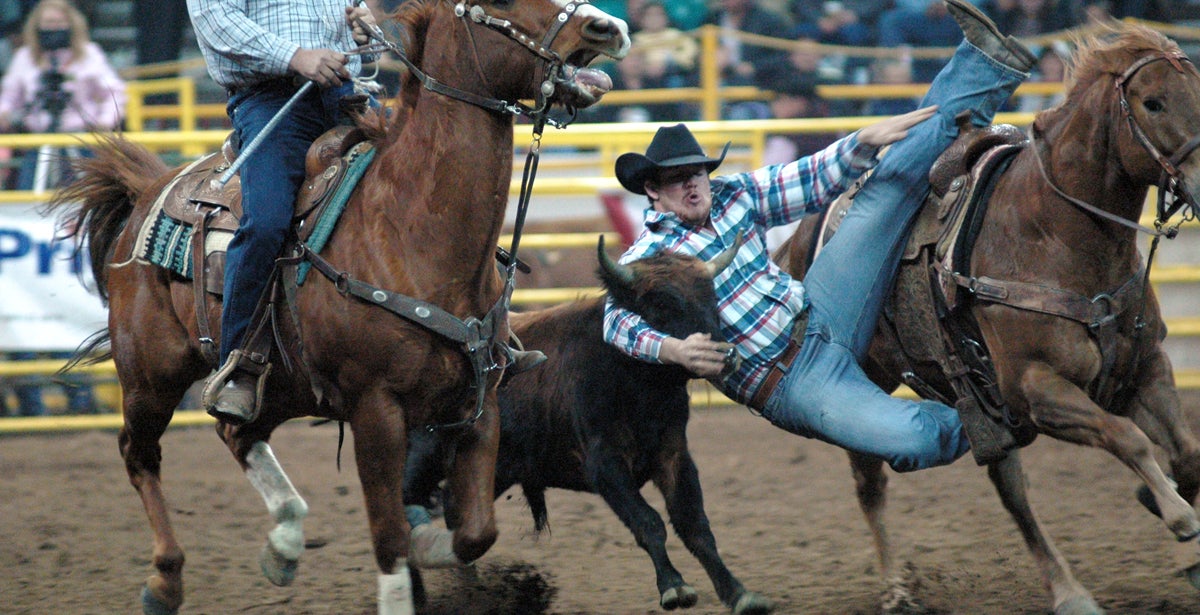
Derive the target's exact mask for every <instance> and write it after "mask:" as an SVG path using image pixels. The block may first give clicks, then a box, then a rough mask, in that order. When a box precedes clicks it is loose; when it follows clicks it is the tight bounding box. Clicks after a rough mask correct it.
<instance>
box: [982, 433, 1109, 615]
mask: <svg viewBox="0 0 1200 615" xmlns="http://www.w3.org/2000/svg"><path fill="white" fill-rule="evenodd" d="M988 478H990V479H992V484H993V485H995V487H996V493H998V494H999V495H1000V501H1001V502H1002V503H1003V504H1004V508H1005V509H1006V510H1008V514H1010V515H1012V518H1013V520H1014V521H1016V522H1017V527H1018V528H1019V529H1020V530H1021V537H1022V538H1024V539H1025V546H1026V547H1028V548H1029V551H1030V552H1031V553H1032V554H1033V559H1034V560H1035V561H1036V562H1037V565H1038V569H1039V570H1040V571H1041V573H1042V581H1043V582H1044V583H1045V584H1046V585H1047V586H1048V587H1049V588H1050V592H1051V594H1052V595H1053V597H1054V612H1055V613H1056V614H1058V615H1066V614H1070V615H1098V614H1100V613H1103V612H1104V611H1103V610H1101V609H1100V606H1099V605H1098V604H1096V601H1095V600H1094V599H1093V598H1092V596H1091V594H1090V593H1088V591H1087V590H1086V589H1084V587H1083V586H1082V585H1080V584H1079V581H1077V580H1075V575H1073V574H1071V567H1070V565H1069V564H1068V563H1067V560H1066V559H1064V558H1063V556H1062V553H1059V551H1058V548H1057V547H1055V546H1054V541H1053V540H1051V539H1050V536H1049V535H1048V534H1046V531H1045V529H1044V528H1043V527H1042V524H1041V522H1040V521H1038V518H1037V515H1035V514H1034V512H1033V509H1032V508H1031V507H1030V506H1029V498H1028V493H1027V491H1026V484H1025V472H1024V471H1023V470H1022V468H1021V458H1020V455H1019V453H1018V452H1017V451H1012V452H1010V453H1009V454H1008V456H1007V457H1005V458H1004V459H1003V460H1001V461H998V462H996V463H993V464H991V465H989V466H988Z"/></svg>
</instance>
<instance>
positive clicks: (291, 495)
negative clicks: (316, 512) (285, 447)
mask: <svg viewBox="0 0 1200 615" xmlns="http://www.w3.org/2000/svg"><path fill="white" fill-rule="evenodd" d="M246 466H247V469H246V478H248V479H250V484H251V485H254V488H255V489H256V490H258V493H259V494H260V495H262V498H263V501H264V502H266V503H267V511H268V512H270V513H271V517H272V518H273V519H275V523H276V525H275V528H274V529H272V530H271V532H270V534H268V536H267V540H268V541H269V542H270V543H271V547H272V548H273V549H274V550H275V552H276V553H277V554H279V555H281V556H283V557H284V558H286V559H289V560H292V561H296V560H298V559H300V554H301V553H302V552H303V551H304V517H306V516H307V515H308V504H305V503H304V498H301V497H300V494H299V493H298V492H297V491H296V488H295V487H293V486H292V481H291V480H289V479H288V477H287V474H284V472H283V468H282V467H280V465H279V461H278V460H276V459H275V453H274V452H272V451H271V447H270V445H268V444H267V443H266V442H255V443H254V446H252V447H251V448H250V452H249V453H247V454H246Z"/></svg>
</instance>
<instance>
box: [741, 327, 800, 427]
mask: <svg viewBox="0 0 1200 615" xmlns="http://www.w3.org/2000/svg"><path fill="white" fill-rule="evenodd" d="M799 354H800V343H799V342H797V341H796V340H795V338H792V339H789V340H788V344H787V348H784V349H783V352H782V353H781V354H780V355H779V358H778V359H775V362H774V363H771V366H770V367H769V368H767V377H766V378H763V381H762V384H761V385H759V387H758V390H757V391H755V392H754V397H752V398H750V407H751V408H754V409H755V410H758V411H759V412H762V409H763V407H764V406H766V405H767V400H769V399H771V393H774V392H775V387H777V386H779V381H780V380H783V376H784V374H786V373H787V370H788V368H790V367H791V366H792V361H795V360H796V356H797V355H799Z"/></svg>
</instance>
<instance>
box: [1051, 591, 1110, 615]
mask: <svg viewBox="0 0 1200 615" xmlns="http://www.w3.org/2000/svg"><path fill="white" fill-rule="evenodd" d="M1054 615H1104V609H1102V608H1100V605H1098V604H1096V601H1095V600H1092V599H1091V597H1089V596H1076V597H1074V598H1071V599H1070V600H1067V601H1066V602H1063V603H1062V604H1060V605H1058V606H1056V607H1054Z"/></svg>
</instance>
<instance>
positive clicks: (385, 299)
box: [285, 0, 590, 431]
mask: <svg viewBox="0 0 1200 615" xmlns="http://www.w3.org/2000/svg"><path fill="white" fill-rule="evenodd" d="M589 1H590V0H575V1H574V2H571V3H568V4H567V5H566V6H564V7H563V8H562V10H561V11H560V12H559V14H558V15H557V17H555V19H554V23H553V24H552V25H551V27H550V28H549V30H547V32H546V35H545V37H543V39H542V41H541V42H540V43H538V42H535V41H534V39H533V38H531V37H530V36H529V35H527V34H525V33H523V32H521V31H519V30H517V29H516V28H514V27H513V26H512V24H511V22H509V21H507V20H504V19H497V18H495V17H492V16H491V15H488V14H487V12H486V10H485V9H484V8H483V7H481V6H478V5H473V6H471V7H470V8H469V9H468V8H467V6H466V3H465V2H459V3H457V4H455V5H454V15H455V16H456V17H458V18H459V19H460V20H462V22H463V24H464V27H466V28H467V33H468V36H471V34H470V33H471V29H470V23H471V22H473V23H476V24H482V25H484V26H486V27H489V28H492V29H493V30H496V31H498V32H501V33H502V34H504V35H506V36H508V37H509V38H510V39H512V40H514V41H516V42H517V43H519V44H520V45H521V47H522V48H524V49H526V50H528V51H529V52H530V53H532V54H534V55H536V56H537V57H539V58H541V59H543V60H545V62H546V64H545V68H544V74H545V75H546V79H545V80H544V81H543V82H542V84H541V86H540V87H539V89H538V94H537V100H536V103H537V106H536V107H533V108H531V107H528V106H526V105H524V104H521V103H520V102H509V101H505V100H501V99H497V98H489V97H486V96H480V95H478V94H475V93H473V92H468V91H466V90H462V89H459V88H455V87H452V86H449V85H446V84H444V83H442V82H440V81H438V80H437V79H435V78H433V77H431V76H429V75H428V74H426V73H425V72H424V71H422V70H421V69H420V68H418V67H417V66H416V64H414V63H413V62H412V61H411V60H410V59H409V58H408V54H407V53H405V51H404V48H403V47H402V46H401V45H400V44H399V43H396V42H395V41H392V40H389V39H388V38H387V37H386V36H385V35H384V34H383V31H382V30H380V29H379V27H378V26H375V25H373V24H366V23H363V22H361V21H360V22H359V23H360V25H362V26H363V30H364V31H365V32H367V34H368V36H370V37H371V38H372V39H373V40H374V41H375V43H372V44H370V45H366V46H363V47H360V48H359V49H358V50H356V52H355V53H377V52H382V51H391V52H393V53H395V54H396V56H398V57H399V59H400V61H401V62H402V63H403V64H404V65H405V66H406V67H407V68H408V70H409V71H410V72H411V73H412V75H413V76H414V77H416V78H417V80H418V81H419V82H420V83H421V85H422V86H423V87H424V88H425V89H427V90H429V91H430V92H433V93H435V94H439V95H442V96H446V97H448V98H453V99H455V100H458V101H461V102H465V103H468V104H471V105H475V106H477V107H480V108H482V109H485V110H488V111H492V112H495V113H501V114H505V115H512V116H520V115H525V116H528V117H530V118H532V119H533V144H532V145H531V146H530V149H529V153H528V155H527V156H526V159H525V170H524V173H523V174H522V181H521V192H520V198H519V200H518V204H517V220H516V223H515V225H514V230H513V240H512V247H511V248H510V249H509V250H507V251H506V250H504V249H503V248H497V257H498V258H499V259H500V260H501V261H502V264H503V265H504V267H505V280H504V290H503V291H502V292H501V293H500V298H499V299H497V300H496V303H495V304H494V305H493V306H492V308H491V309H490V310H488V312H487V314H486V315H485V316H484V317H483V319H478V318H475V317H474V316H468V317H467V318H466V319H460V318H458V317H457V316H454V315H453V314H450V313H449V312H447V311H445V310H443V309H442V308H440V307H438V306H437V305H434V304H432V303H429V302H427V301H422V300H420V299H416V298H413V297H408V296H405V295H401V294H400V293H396V292H392V291H389V290H385V289H382V288H378V287H376V286H373V285H371V284H368V283H366V282H363V281H361V280H357V279H354V278H353V277H351V276H350V274H348V273H347V272H345V271H339V270H338V269H337V268H336V267H334V266H333V265H332V264H331V263H329V261H327V260H325V259H324V258H322V257H321V256H319V255H317V254H316V253H315V252H313V251H311V250H309V249H308V247H307V246H306V245H304V244H303V243H301V244H299V246H298V248H297V252H296V253H295V254H294V255H293V256H292V257H291V258H288V259H285V260H287V261H288V263H289V264H293V263H299V262H302V261H307V262H310V263H312V266H313V268H314V269H316V270H317V271H318V272H320V273H321V274H322V275H323V276H325V277H326V278H327V279H329V280H330V281H331V282H333V284H334V286H335V287H336V288H337V290H338V292H339V293H341V294H342V295H343V296H346V295H350V296H353V297H356V298H358V299H360V300H362V301H364V302H366V303H369V304H371V305H377V306H379V307H381V308H383V309H385V310H387V311H389V312H391V313H393V314H395V315H397V316H400V317H402V318H404V319H405V320H408V321H409V322H412V323H414V324H417V325H419V326H421V327H423V328H425V329H426V330H428V331H430V332H432V333H435V334H437V335H439V336H441V337H443V338H446V339H449V340H451V341H453V342H457V343H458V344H460V345H461V346H462V348H463V351H464V353H465V354H466V355H467V358H468V360H469V361H470V363H471V366H472V368H473V370H474V372H475V393H476V394H475V411H474V413H472V415H471V416H469V417H467V418H465V419H462V420H459V421H455V422H452V423H440V424H432V425H429V426H427V427H426V429H428V430H429V431H439V430H447V429H457V428H463V427H469V426H471V425H473V424H475V423H476V422H477V421H478V420H479V419H480V417H482V416H483V406H484V403H483V402H484V398H485V394H486V391H487V377H488V374H490V373H491V372H493V371H496V370H503V369H504V368H505V367H506V366H507V365H508V364H510V363H512V355H511V354H510V352H509V350H508V346H507V345H506V344H501V346H502V348H501V353H502V354H503V355H504V363H503V364H500V363H498V362H497V360H496V359H497V357H496V355H495V354H494V352H493V349H494V347H495V346H496V337H497V336H498V335H500V334H507V327H503V329H504V331H501V329H502V327H500V326H499V325H500V324H501V323H504V322H506V318H507V315H508V308H509V306H510V305H511V302H512V293H513V289H514V287H515V282H514V280H515V277H516V270H517V268H518V267H519V266H520V264H521V263H520V261H519V260H518V258H517V248H518V247H519V246H520V238H521V229H522V228H523V227H524V224H525V217H526V213H527V211H528V209H529V202H530V200H531V197H532V193H533V180H534V178H535V177H536V175H537V163H538V160H539V158H540V150H541V138H542V130H543V128H544V127H545V125H546V124H550V125H552V126H554V127H556V128H563V127H565V126H566V125H567V124H568V123H570V122H569V121H567V122H560V121H557V120H554V119H553V118H551V117H550V116H549V112H550V97H551V96H553V94H554V91H555V89H556V88H557V84H558V83H562V82H565V81H566V80H567V79H566V76H565V66H566V61H565V60H563V58H562V57H561V56H560V55H559V54H558V53H556V52H554V51H553V50H552V49H550V46H551V44H552V43H553V42H554V39H555V38H557V37H558V34H559V32H561V31H562V28H563V27H564V26H565V25H566V24H567V21H568V20H570V18H571V16H572V15H574V14H575V12H576V10H577V9H578V8H579V6H581V5H584V4H588V3H589ZM468 19H469V20H470V22H468ZM471 42H472V46H474V45H475V41H474V37H473V36H471ZM475 55H476V57H477V58H478V52H477V50H476V54H475ZM485 80H486V79H485ZM573 118H574V113H573V110H572V114H571V119H573Z"/></svg>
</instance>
